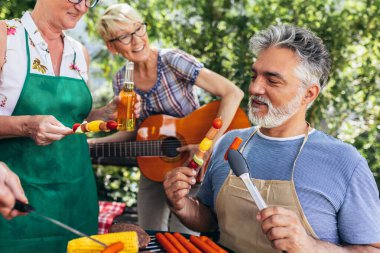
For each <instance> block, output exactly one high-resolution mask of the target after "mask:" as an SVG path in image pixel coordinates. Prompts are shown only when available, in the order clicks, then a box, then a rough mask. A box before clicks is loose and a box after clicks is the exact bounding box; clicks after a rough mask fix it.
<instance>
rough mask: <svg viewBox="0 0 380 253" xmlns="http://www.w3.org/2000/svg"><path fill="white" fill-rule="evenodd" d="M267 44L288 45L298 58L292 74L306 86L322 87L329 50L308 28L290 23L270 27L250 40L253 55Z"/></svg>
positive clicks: (327, 64) (328, 68) (325, 75)
mask: <svg viewBox="0 0 380 253" xmlns="http://www.w3.org/2000/svg"><path fill="white" fill-rule="evenodd" d="M270 47H279V48H288V49H290V50H292V51H293V52H295V53H296V54H297V55H298V57H299V58H300V65H299V66H298V67H297V69H296V70H295V71H296V75H297V76H298V77H299V78H300V79H301V80H302V82H303V83H304V85H305V86H306V87H308V86H309V85H311V84H313V83H317V84H318V85H319V86H320V87H321V88H323V87H324V86H325V85H326V83H327V80H328V76H329V73H330V68H331V60H330V55H329V52H328V51H327V49H326V46H325V45H324V44H323V41H322V40H321V39H320V38H319V37H318V36H316V35H315V34H314V33H312V32H311V31H309V30H307V29H304V28H299V27H295V26H290V25H276V26H271V27H269V28H268V29H266V30H263V31H261V32H259V33H257V34H255V35H254V36H253V37H252V38H251V39H250V48H251V50H252V51H253V53H254V54H255V55H258V54H259V53H260V52H261V51H263V50H265V49H268V48H270Z"/></svg>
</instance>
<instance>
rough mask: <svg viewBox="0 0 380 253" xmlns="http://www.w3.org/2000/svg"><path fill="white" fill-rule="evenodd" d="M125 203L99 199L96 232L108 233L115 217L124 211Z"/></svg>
mask: <svg viewBox="0 0 380 253" xmlns="http://www.w3.org/2000/svg"><path fill="white" fill-rule="evenodd" d="M124 208H125V203H119V202H107V201H99V217H98V234H106V233H108V229H109V228H110V227H111V225H112V222H113V220H114V219H115V217H117V216H119V215H121V214H122V213H123V212H124Z"/></svg>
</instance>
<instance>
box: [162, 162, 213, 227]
mask: <svg viewBox="0 0 380 253" xmlns="http://www.w3.org/2000/svg"><path fill="white" fill-rule="evenodd" d="M195 176H196V172H195V171H194V170H193V169H190V168H186V167H179V168H176V169H174V170H172V171H169V172H168V173H167V174H166V176H165V181H164V188H165V193H166V196H167V198H168V201H169V205H170V206H171V208H170V209H171V211H172V212H173V213H174V214H175V215H176V216H177V217H178V218H179V219H180V220H181V222H182V223H183V224H184V225H186V226H187V227H189V228H191V229H193V230H196V231H200V232H207V231H213V230H215V229H216V227H217V220H216V216H215V214H214V212H213V211H212V210H211V209H210V208H209V207H207V206H205V205H203V204H202V203H201V202H200V201H199V200H198V199H196V198H190V197H188V196H187V195H188V193H189V190H190V188H191V186H192V185H194V184H195Z"/></svg>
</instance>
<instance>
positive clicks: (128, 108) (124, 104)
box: [117, 61, 136, 131]
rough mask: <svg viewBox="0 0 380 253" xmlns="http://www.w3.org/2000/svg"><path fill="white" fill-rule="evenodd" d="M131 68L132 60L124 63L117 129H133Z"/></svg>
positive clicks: (133, 102) (133, 93) (134, 120)
mask: <svg viewBox="0 0 380 253" xmlns="http://www.w3.org/2000/svg"><path fill="white" fill-rule="evenodd" d="M133 68H134V65H133V62H130V61H127V63H126V64H125V77H124V84H123V88H122V89H121V91H120V93H119V97H120V102H119V105H118V108H117V123H118V127H117V130H119V131H134V130H135V124H136V119H135V114H134V113H133V111H134V105H135V102H136V93H135V91H134V86H135V85H134V82H133Z"/></svg>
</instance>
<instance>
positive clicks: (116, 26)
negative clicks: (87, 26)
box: [97, 3, 143, 42]
mask: <svg viewBox="0 0 380 253" xmlns="http://www.w3.org/2000/svg"><path fill="white" fill-rule="evenodd" d="M135 22H141V23H142V22H143V19H142V17H141V16H140V14H139V13H138V12H137V10H136V9H134V8H132V7H131V6H130V5H129V4H126V3H122V4H113V5H111V6H110V7H108V8H107V10H106V11H105V12H104V14H103V15H102V16H101V17H100V20H99V21H98V24H97V29H98V32H99V34H100V35H101V36H102V38H103V40H104V41H106V42H107V41H108V40H110V39H113V37H114V36H115V33H116V32H118V31H119V30H121V29H122V28H123V27H124V26H127V25H130V24H133V23H135Z"/></svg>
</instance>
